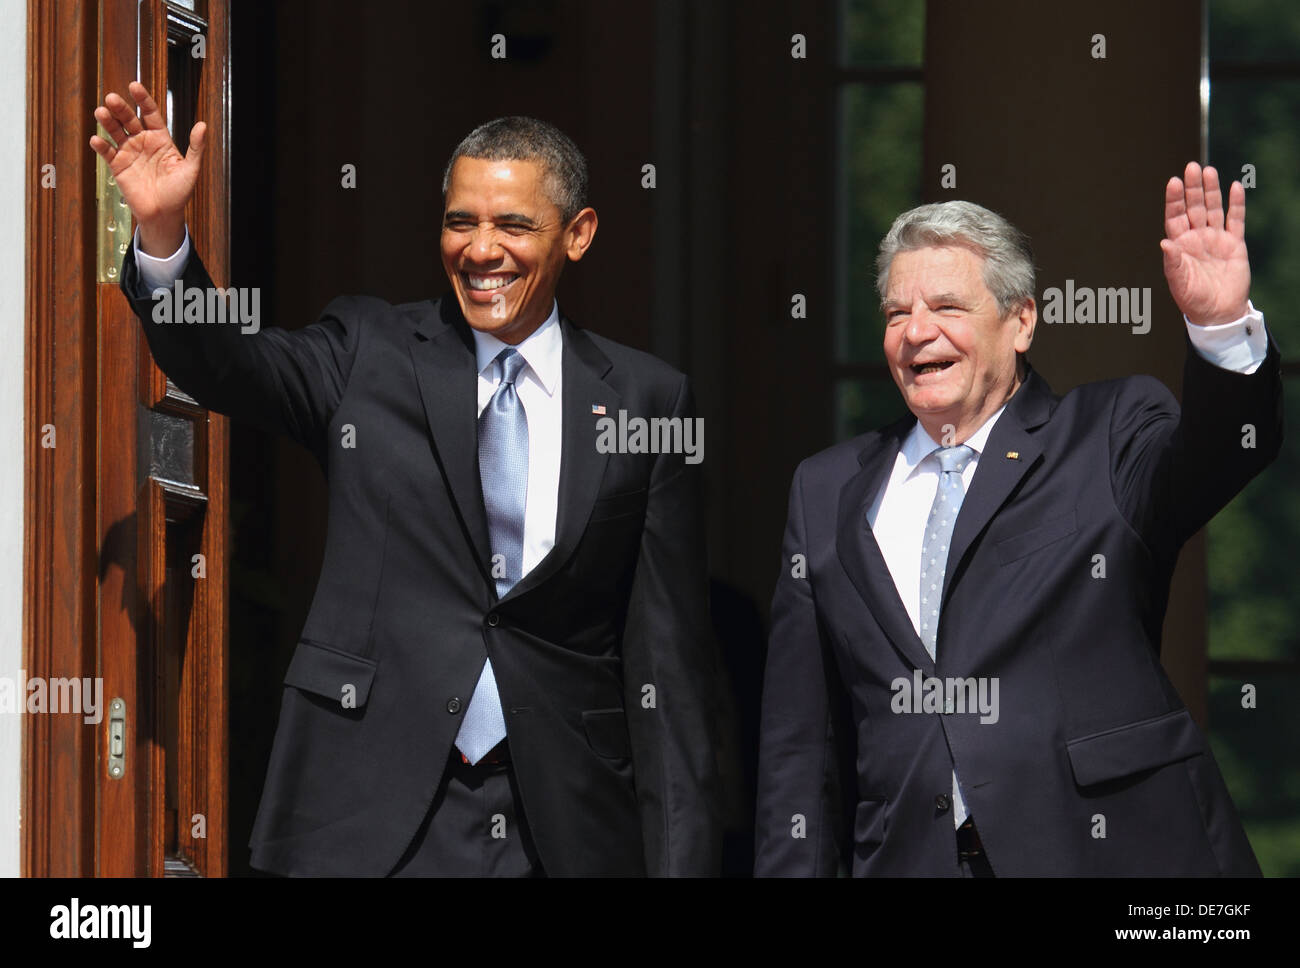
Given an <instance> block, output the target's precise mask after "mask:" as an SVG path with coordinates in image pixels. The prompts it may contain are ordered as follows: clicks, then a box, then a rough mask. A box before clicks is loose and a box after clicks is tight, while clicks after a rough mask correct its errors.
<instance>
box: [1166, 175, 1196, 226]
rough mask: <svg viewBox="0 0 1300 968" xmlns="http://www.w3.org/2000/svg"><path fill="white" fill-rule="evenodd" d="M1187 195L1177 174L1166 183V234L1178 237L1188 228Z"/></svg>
mask: <svg viewBox="0 0 1300 968" xmlns="http://www.w3.org/2000/svg"><path fill="white" fill-rule="evenodd" d="M1189 227H1190V226H1189V225H1188V224H1187V196H1186V193H1185V191H1184V189H1183V180H1182V179H1181V178H1178V177H1177V176H1175V177H1173V178H1171V179H1169V181H1168V183H1167V184H1166V185H1165V236H1166V237H1168V238H1171V239H1176V238H1178V236H1180V235H1182V234H1183V233H1184V232H1186V231H1187V230H1188V228H1189Z"/></svg>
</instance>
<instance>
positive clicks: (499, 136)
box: [442, 116, 587, 222]
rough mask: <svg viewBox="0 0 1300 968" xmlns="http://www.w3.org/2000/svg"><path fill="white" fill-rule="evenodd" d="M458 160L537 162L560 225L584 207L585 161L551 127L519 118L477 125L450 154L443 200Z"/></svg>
mask: <svg viewBox="0 0 1300 968" xmlns="http://www.w3.org/2000/svg"><path fill="white" fill-rule="evenodd" d="M458 158H482V159H485V160H487V161H536V162H540V163H541V166H542V171H543V179H544V181H543V184H544V186H545V191H546V194H547V196H548V197H549V198H550V199H551V201H552V202H554V203H555V206H556V207H557V208H558V209H559V210H560V214H561V215H562V216H563V218H564V221H566V222H567V221H568V220H569V219H571V218H573V216H575V215H577V214H578V213H579V212H580V211H582V210H583V209H584V208H586V207H587V159H586V158H584V157H583V156H582V152H581V151H579V150H578V146H577V145H575V144H574V143H573V140H572V139H571V138H569V136H568V135H566V134H565V133H564V132H563V131H561V130H560V129H559V128H557V127H555V125H553V124H547V123H546V122H545V121H538V120H537V119H536V118H525V117H519V116H512V117H508V118H497V119H496V120H495V121H489V122H487V123H486V124H480V125H479V126H478V127H477V128H475V129H474V130H473V131H471V132H470V133H469V134H467V135H466V136H465V138H464V139H463V140H462V141H461V143H460V144H458V145H457V146H456V150H455V151H453V152H452V153H451V160H450V161H448V162H447V167H446V168H445V169H444V170H443V173H442V195H443V198H444V199H445V198H446V197H447V189H448V188H449V187H450V186H451V169H452V167H453V166H455V164H456V159H458Z"/></svg>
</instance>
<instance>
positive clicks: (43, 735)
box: [24, 0, 230, 876]
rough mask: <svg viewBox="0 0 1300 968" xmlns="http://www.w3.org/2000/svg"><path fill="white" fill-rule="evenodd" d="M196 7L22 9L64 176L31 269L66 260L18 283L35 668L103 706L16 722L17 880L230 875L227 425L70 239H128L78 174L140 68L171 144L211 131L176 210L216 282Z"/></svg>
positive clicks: (48, 145) (210, 64)
mask: <svg viewBox="0 0 1300 968" xmlns="http://www.w3.org/2000/svg"><path fill="white" fill-rule="evenodd" d="M194 6H195V7H196V9H194V10H188V9H185V8H182V7H180V6H177V5H173V4H169V3H166V2H164V0H145V2H143V3H141V4H140V5H139V6H138V8H137V4H136V2H135V0H103V2H102V3H100V4H98V5H96V4H95V3H77V2H70V0H51V2H50V4H49V5H48V6H47V5H45V4H44V3H39V4H38V3H33V11H32V13H31V16H32V18H33V24H34V25H35V30H34V34H35V42H34V43H33V45H32V69H31V75H32V78H33V84H32V91H31V96H32V101H33V105H32V116H33V117H34V118H35V117H36V115H37V112H38V111H44V112H45V113H44V114H42V115H40V117H39V119H38V120H37V121H35V122H34V123H33V126H32V130H31V132H29V154H30V155H31V156H33V157H41V156H42V155H46V154H48V153H50V152H51V151H53V153H54V154H55V157H56V158H57V159H58V164H59V165H65V164H66V165H67V166H68V167H67V172H68V173H64V172H61V173H60V188H59V193H58V196H57V199H56V198H54V197H46V196H41V195H37V196H35V197H33V198H31V199H30V201H29V211H30V212H31V214H30V215H29V221H28V246H29V251H30V252H32V253H33V259H32V266H33V268H32V271H31V273H30V274H31V277H32V279H36V280H39V279H42V278H45V277H50V276H54V275H55V274H57V273H58V272H59V267H61V266H63V265H66V264H68V263H69V262H71V263H72V264H73V265H75V266H76V270H77V271H75V272H72V273H67V274H64V278H63V280H62V287H61V288H60V287H58V286H56V287H54V288H53V289H52V290H51V291H49V292H47V293H42V292H41V290H40V289H39V287H37V286H35V285H33V283H32V282H31V281H29V294H30V295H32V297H33V298H31V299H29V302H28V307H29V309H28V347H29V351H32V353H31V355H29V359H30V360H32V361H33V362H34V366H33V368H32V370H33V372H32V373H31V375H30V376H29V381H28V403H27V413H28V425H29V426H34V427H40V426H42V425H43V424H46V423H48V422H49V421H50V418H51V415H53V416H54V419H55V420H56V421H57V423H58V433H59V434H60V436H61V437H62V439H61V440H60V441H59V447H58V448H57V449H54V452H53V453H50V454H42V453H41V452H40V450H39V448H38V447H37V446H36V445H35V444H34V443H33V441H31V440H29V442H28V448H27V453H28V457H29V468H30V470H29V474H28V492H27V511H28V520H29V522H31V527H30V528H29V531H28V552H27V559H26V569H27V574H26V578H27V582H26V589H27V591H26V603H25V608H26V610H27V622H26V624H25V628H26V633H25V634H26V636H27V641H26V643H25V648H26V664H27V668H28V670H29V675H31V676H54V675H67V676H70V675H74V674H75V675H78V676H85V675H93V676H99V677H102V679H103V696H104V705H105V707H107V708H106V709H105V710H104V715H103V716H102V719H101V721H100V723H98V724H97V725H93V726H91V725H86V726H84V727H80V726H76V725H73V724H70V723H66V722H60V721H53V722H52V721H51V720H52V719H53V717H30V720H29V722H28V723H27V733H26V736H25V744H24V750H25V782H26V793H25V797H26V802H25V806H26V808H27V809H26V811H25V817H26V819H27V823H26V824H25V827H24V836H25V849H24V869H25V873H27V874H29V875H42V874H56V875H92V874H93V875H99V876H113V875H119V876H120V875H126V876H131V875H135V876H172V875H177V876H192V875H196V874H198V875H205V876H221V875H223V874H224V873H225V871H226V865H227V844H226V836H225V828H226V812H227V810H226V801H227V794H226V774H227V769H226V749H227V743H228V739H227V736H228V725H227V691H228V683H229V675H228V668H227V645H228V643H227V641H226V588H227V577H226V569H225V560H226V536H227V533H228V518H227V507H226V500H227V498H226V486H225V484H226V474H227V464H228V439H227V435H226V425H225V421H224V419H222V418H220V417H219V416H217V415H215V414H209V413H208V412H207V411H205V410H203V409H202V408H200V407H199V406H198V405H197V404H196V403H195V402H194V401H193V400H191V399H190V398H188V397H187V396H186V395H185V394H183V393H182V392H180V391H179V390H178V389H177V388H176V387H175V386H174V385H172V384H171V383H170V381H168V380H167V379H166V377H165V376H164V375H163V374H162V373H161V372H160V371H159V370H158V369H157V367H156V366H154V364H153V362H152V360H151V359H150V357H149V353H148V348H147V344H146V342H145V340H144V337H143V334H142V332H141V326H140V323H139V322H138V321H137V320H136V318H135V317H134V315H133V314H132V312H131V310H130V307H129V305H128V303H127V302H126V300H125V298H124V297H123V295H122V293H121V292H120V291H119V289H118V280H119V278H120V276H119V273H118V270H117V266H116V265H114V264H113V262H114V260H105V259H103V258H97V259H95V260H93V261H91V262H89V263H88V262H87V261H86V255H85V254H86V252H87V246H86V245H85V244H84V242H83V243H82V244H81V245H79V246H71V247H70V246H68V245H67V244H66V242H65V240H76V239H86V238H95V237H96V236H97V235H104V236H107V237H108V238H109V240H110V242H111V243H112V245H111V246H110V248H109V250H108V251H111V252H112V253H113V254H114V255H118V256H120V253H121V249H122V247H123V245H124V244H125V243H127V241H128V240H127V239H126V238H124V237H123V235H124V233H122V232H120V231H119V232H118V234H117V235H116V237H114V236H113V235H112V230H110V231H108V232H103V233H101V232H99V231H98V229H99V226H101V225H103V224H104V217H105V216H104V212H105V205H108V206H110V207H111V200H108V201H106V202H105V203H104V204H101V205H99V206H97V204H96V197H95V193H94V192H93V191H86V190H85V186H87V185H95V184H97V181H96V179H95V178H93V177H91V178H87V177H81V176H77V175H76V173H77V172H91V173H93V172H94V169H93V168H88V166H97V165H101V164H102V162H100V161H99V160H98V158H97V157H96V156H95V155H94V153H93V152H91V150H90V149H89V147H88V146H87V144H86V141H87V139H88V137H89V135H90V133H91V132H92V131H93V130H94V122H93V119H91V117H90V112H91V110H92V109H93V107H94V106H95V105H96V104H99V103H102V100H103V96H104V95H105V94H106V93H107V92H108V91H110V90H111V91H116V92H118V93H120V94H122V95H124V96H127V95H126V91H127V84H128V82H130V81H131V80H133V79H135V78H136V76H137V71H138V72H139V76H140V79H141V80H143V81H144V83H145V84H146V86H147V87H149V89H150V91H151V92H152V93H153V94H154V96H155V98H156V99H157V100H158V101H159V103H160V105H164V104H166V105H170V106H171V110H172V111H173V113H174V115H175V120H176V124H175V128H176V129H177V133H179V135H180V148H181V150H182V151H184V150H185V147H186V143H187V141H188V132H189V126H190V125H191V124H192V122H193V119H195V118H202V119H203V120H205V121H206V122H207V123H208V125H209V136H208V146H207V151H206V152H205V157H204V166H203V172H202V175H201V179H200V184H199V186H198V189H197V191H196V195H195V198H194V200H193V201H192V203H191V206H190V209H189V211H187V222H188V224H189V226H190V232H191V237H192V239H193V241H194V244H195V245H196V246H197V247H199V248H200V249H201V250H202V251H203V254H204V261H205V263H206V264H207V265H208V266H209V269H210V271H211V272H212V275H213V277H214V279H215V280H217V282H218V284H219V285H220V284H222V281H223V280H224V279H225V278H226V275H227V273H228V264H229V258H228V251H229V249H228V241H227V236H226V233H227V228H228V220H229V215H228V202H227V198H228V186H229V157H228V153H227V145H228V140H229V139H228V133H229V124H228V118H229V109H230V105H229V91H230V83H229V82H230V78H229V58H228V50H229V22H228V19H227V11H226V3H225V0H208V2H206V3H204V2H202V0H200V2H198V3H196V4H194ZM97 18H98V19H97ZM60 30H62V31H64V33H63V34H62V35H60V34H59V33H58V31H60ZM196 36H200V37H201V38H202V43H201V45H200V44H196V43H194V38H195V37H196ZM78 42H79V46H78ZM87 46H89V51H90V52H91V53H93V54H95V55H96V56H93V57H87V56H86V54H87ZM200 51H201V53H202V54H203V56H202V57H195V56H193V54H194V53H196V52H200ZM164 110H166V108H164ZM182 125H183V127H182ZM98 184H100V185H101V188H102V186H103V184H104V181H103V179H102V178H101V179H100V180H99V182H98ZM110 187H111V186H110ZM102 249H103V246H101V250H102ZM90 251H94V246H91V247H90ZM33 457H34V459H33ZM42 457H44V458H46V459H44V460H42V459H41V458H42ZM61 602H62V603H71V604H72V605H73V606H74V607H73V609H72V610H71V613H70V615H68V616H67V617H64V616H61V615H60V614H59V605H60V603H61Z"/></svg>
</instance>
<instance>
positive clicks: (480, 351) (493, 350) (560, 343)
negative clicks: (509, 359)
mask: <svg viewBox="0 0 1300 968" xmlns="http://www.w3.org/2000/svg"><path fill="white" fill-rule="evenodd" d="M473 333H474V353H475V359H476V361H477V363H478V372H479V375H480V376H482V377H484V378H485V379H489V380H490V379H492V373H491V370H492V363H493V361H495V360H496V358H497V354H499V353H500V352H501V351H502V350H503V349H505V348H506V347H508V346H509V345H510V344H509V343H504V342H502V341H501V340H499V339H497V338H496V337H495V336H491V335H489V334H487V333H480V332H479V331H478V330H473ZM514 348H515V349H516V350H518V351H519V355H520V356H522V357H523V358H524V361H525V362H526V363H527V364H528V367H529V369H531V370H532V371H533V376H534V377H535V378H536V380H537V382H538V383H540V384H541V386H542V389H544V390H545V391H546V394H547V396H551V395H553V394H554V393H555V384H556V382H557V381H558V380H559V379H560V363H561V357H562V351H563V349H564V339H563V337H562V335H561V330H560V306H559V303H557V302H556V301H555V300H554V299H552V300H551V315H549V316H547V317H546V322H544V323H542V325H540V326H538V327H537V329H535V330H534V331H533V332H532V333H531V334H530V335H529V337H528V338H527V339H526V340H524V341H523V342H522V343H520V344H519V345H518V346H515V347H514Z"/></svg>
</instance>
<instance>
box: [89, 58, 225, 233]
mask: <svg viewBox="0 0 1300 968" xmlns="http://www.w3.org/2000/svg"><path fill="white" fill-rule="evenodd" d="M128 89H129V90H130V92H131V97H133V98H134V99H135V103H136V104H138V105H139V106H140V117H136V115H135V112H134V111H133V110H132V109H131V106H130V105H129V104H127V103H126V100H125V99H124V98H122V97H121V96H120V95H118V94H116V93H109V94H108V95H107V96H106V97H105V98H104V103H103V104H102V105H100V106H99V107H97V108H95V120H97V121H98V122H99V123H100V124H102V125H103V126H104V130H105V131H106V132H108V136H109V137H110V138H112V139H113V142H116V144H112V143H110V142H108V141H106V140H104V139H103V138H101V137H100V136H99V135H92V136H91V139H90V147H91V148H93V149H94V150H95V152H96V153H97V154H98V155H99V156H100V157H101V158H103V159H104V161H106V162H107V163H108V168H109V171H111V172H112V173H113V178H114V179H115V180H116V181H117V186H118V188H120V189H121V191H122V198H123V200H124V201H125V202H126V204H127V205H129V206H130V208H131V212H132V214H133V215H135V218H136V221H137V222H138V223H139V224H140V246H141V248H142V249H144V251H145V252H147V253H149V254H150V255H157V256H167V255H171V253H172V252H174V251H175V250H176V249H177V248H178V247H179V246H180V244H181V242H182V241H184V239H185V205H186V203H187V202H188V201H189V200H190V196H191V195H193V194H194V185H195V183H196V182H197V181H198V176H199V165H200V162H201V161H202V159H203V144H204V140H205V137H206V135H207V125H206V124H204V123H203V122H202V121H200V122H199V123H198V124H196V125H194V128H193V130H191V131H190V145H189V150H188V151H187V152H186V153H185V157H183V158H182V157H181V153H180V152H179V151H178V150H176V145H175V144H174V143H173V142H172V139H171V135H170V134H168V133H167V125H166V123H165V122H164V121H163V116H162V112H161V111H159V110H158V104H157V103H156V102H155V101H154V99H153V98H152V97H151V96H150V95H149V91H148V90H147V89H146V88H145V86H144V85H143V84H141V83H140V82H139V81H132V82H131V84H130V85H129V88H128Z"/></svg>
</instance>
